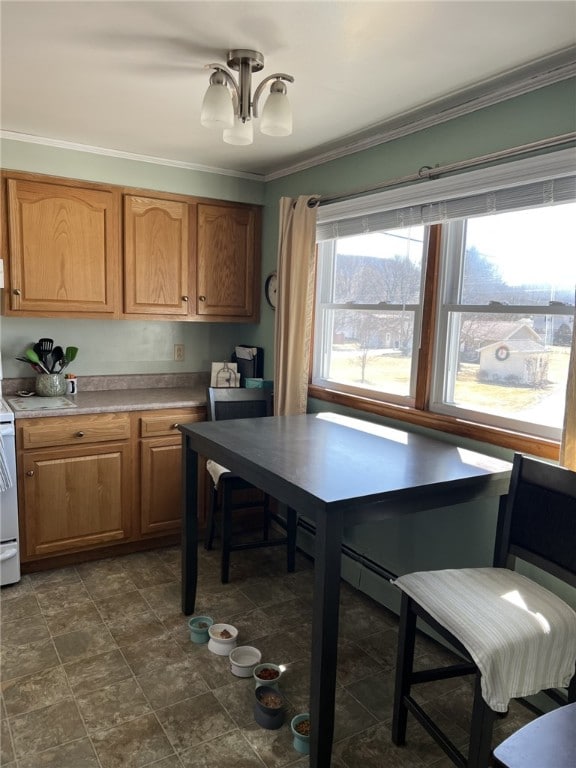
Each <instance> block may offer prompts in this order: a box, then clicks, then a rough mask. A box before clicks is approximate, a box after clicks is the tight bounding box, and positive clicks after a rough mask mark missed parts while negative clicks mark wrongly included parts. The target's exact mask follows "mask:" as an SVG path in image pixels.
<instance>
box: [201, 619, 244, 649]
mask: <svg viewBox="0 0 576 768" xmlns="http://www.w3.org/2000/svg"><path fill="white" fill-rule="evenodd" d="M222 633H224V637H222ZM208 634H209V635H210V640H209V641H208V650H209V651H212V653H215V654H217V655H218V656H228V655H229V653H230V651H231V650H232V649H233V648H236V640H237V638H238V630H237V629H236V627H233V626H232V624H212V626H211V627H208ZM228 635H229V637H228Z"/></svg>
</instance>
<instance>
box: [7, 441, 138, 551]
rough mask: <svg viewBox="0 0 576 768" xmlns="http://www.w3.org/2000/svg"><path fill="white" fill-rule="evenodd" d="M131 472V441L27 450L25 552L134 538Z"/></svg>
mask: <svg viewBox="0 0 576 768" xmlns="http://www.w3.org/2000/svg"><path fill="white" fill-rule="evenodd" d="M131 477H132V473H131V449H130V444H129V443H128V442H126V443H115V444H107V445H98V446H83V447H82V448H66V449H65V448H61V449H47V450H44V451H30V452H28V453H23V454H22V477H21V487H22V489H23V497H24V498H23V502H24V503H23V516H24V532H25V533H24V538H25V545H24V548H23V549H24V551H25V554H26V556H27V557H29V558H30V557H35V556H38V555H48V554H60V553H64V552H70V551H78V550H82V549H88V548H93V547H97V546H101V545H103V544H107V543H111V542H117V541H121V540H123V539H127V538H129V536H130V526H131V518H132V508H131V504H132V498H131V497H132V487H131Z"/></svg>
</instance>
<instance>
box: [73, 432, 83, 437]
mask: <svg viewBox="0 0 576 768" xmlns="http://www.w3.org/2000/svg"><path fill="white" fill-rule="evenodd" d="M74 437H84V432H76V434H75V435H74Z"/></svg>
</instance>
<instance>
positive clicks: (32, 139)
mask: <svg viewBox="0 0 576 768" xmlns="http://www.w3.org/2000/svg"><path fill="white" fill-rule="evenodd" d="M0 139H10V140H11V141H22V142H24V143H26V144H41V145H42V146H45V147H55V148H56V149H67V150H75V151H76V152H88V153H89V154H92V155H105V156H106V157H117V158H121V159H123V160H137V161H138V162H140V163H151V164H153V165H165V166H168V167H170V168H184V169H185V170H187V171H199V172H201V173H213V174H218V175H219V176H233V177H234V178H237V179H247V180H248V181H264V176H263V175H262V174H258V173H243V172H241V171H231V170H230V169H229V168H215V167H212V166H209V165H198V164H196V163H185V162H183V161H180V160H169V159H167V158H164V157H153V156H150V155H138V154H136V153H134V152H124V151H122V150H118V149H105V148H104V147H92V146H90V145H89V144H76V143H74V142H70V141H59V140H58V139H48V138H45V137H43V136H33V135H31V134H28V133H18V132H17V131H4V130H0Z"/></svg>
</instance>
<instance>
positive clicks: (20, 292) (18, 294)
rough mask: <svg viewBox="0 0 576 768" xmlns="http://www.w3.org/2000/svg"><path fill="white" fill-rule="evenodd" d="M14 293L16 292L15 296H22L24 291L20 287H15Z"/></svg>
mask: <svg viewBox="0 0 576 768" xmlns="http://www.w3.org/2000/svg"><path fill="white" fill-rule="evenodd" d="M12 293H13V294H14V296H22V291H21V290H20V288H14V290H13V291H12Z"/></svg>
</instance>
